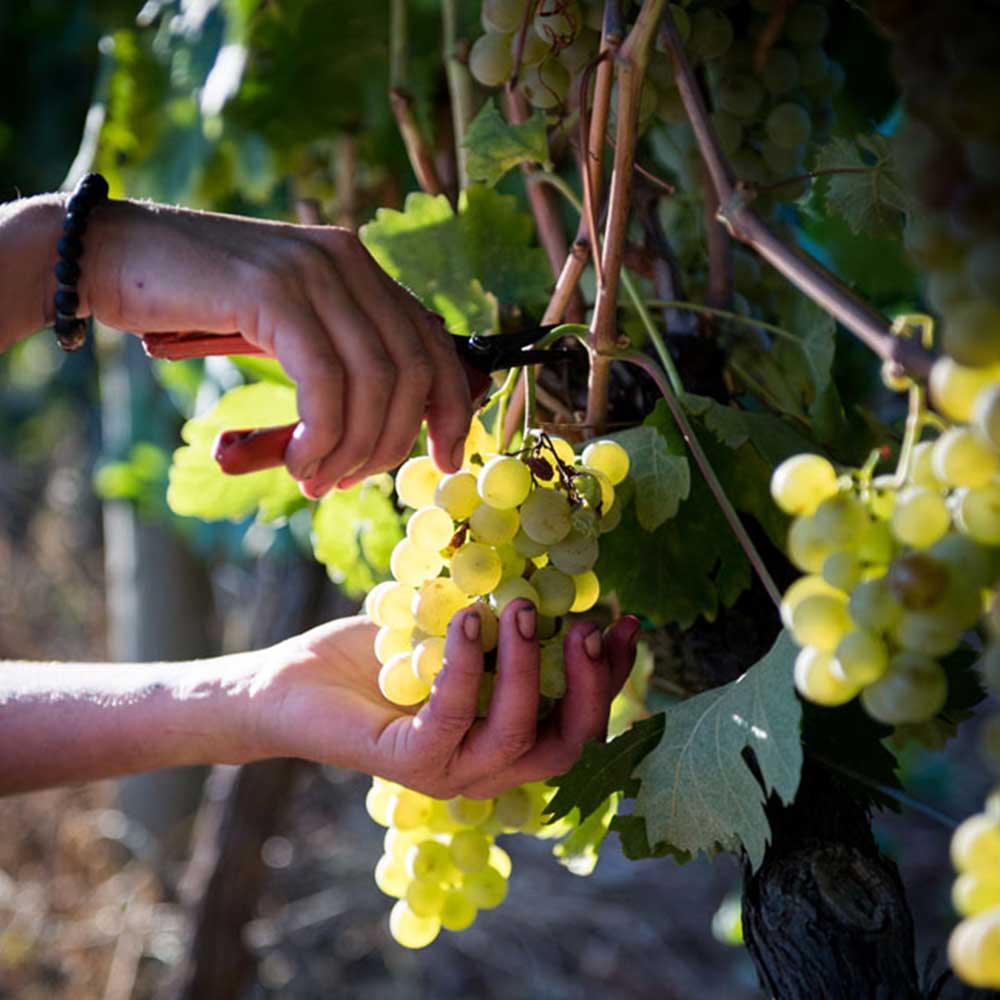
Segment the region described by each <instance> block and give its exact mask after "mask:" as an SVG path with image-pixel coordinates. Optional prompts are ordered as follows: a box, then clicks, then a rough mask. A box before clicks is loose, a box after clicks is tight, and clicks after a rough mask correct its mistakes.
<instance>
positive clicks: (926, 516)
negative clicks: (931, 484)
mask: <svg viewBox="0 0 1000 1000" xmlns="http://www.w3.org/2000/svg"><path fill="white" fill-rule="evenodd" d="M891 524H892V533H893V534H894V535H895V536H896V538H898V539H899V541H901V542H902V543H903V544H904V545H912V546H913V547H914V548H917V549H925V548H927V546H928V545H933V544H934V543H935V542H936V541H937V540H938V539H939V538H941V537H942V536H943V535H944V534H945V532H946V531H947V530H948V526H949V525H950V524H951V517H950V515H949V514H948V508H947V507H946V506H945V504H944V500H943V499H942V498H941V496H940V495H939V494H937V493H935V492H933V491H932V490H928V489H926V488H924V487H922V486H909V487H907V488H906V489H904V490H902V491H901V492H900V494H899V496H898V498H897V499H896V508H895V510H894V511H893V512H892V522H891Z"/></svg>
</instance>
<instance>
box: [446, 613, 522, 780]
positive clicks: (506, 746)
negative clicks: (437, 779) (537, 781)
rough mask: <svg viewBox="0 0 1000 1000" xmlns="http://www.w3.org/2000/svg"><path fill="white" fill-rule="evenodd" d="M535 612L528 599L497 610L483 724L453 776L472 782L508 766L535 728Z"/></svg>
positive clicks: (468, 742)
mask: <svg viewBox="0 0 1000 1000" xmlns="http://www.w3.org/2000/svg"><path fill="white" fill-rule="evenodd" d="M537 621H538V615H537V612H536V611H535V608H534V605H532V604H531V602H530V601H526V600H518V601H511V603H510V604H508V605H507V607H506V608H504V610H503V613H502V614H501V615H500V641H499V646H498V653H497V677H496V685H495V687H494V688H493V696H492V697H491V699H490V710H489V714H488V715H487V717H486V722H485V724H483V725H481V726H476V727H475V728H473V729H472V730H471V732H470V733H469V737H468V739H467V740H466V742H465V746H464V747H463V748H462V751H461V756H460V757H459V760H458V762H457V766H456V771H455V774H456V777H458V778H460V779H464V780H467V781H475V780H478V779H480V778H482V777H484V776H486V775H490V774H492V773H495V772H496V771H498V770H502V769H504V768H506V767H509V766H510V765H511V764H512V763H513V762H514V761H516V760H518V759H519V758H520V757H523V756H524V754H526V753H527V752H528V751H529V750H530V749H531V748H532V747H533V746H534V745H535V738H536V736H537V732H538V642H537V639H536V633H537Z"/></svg>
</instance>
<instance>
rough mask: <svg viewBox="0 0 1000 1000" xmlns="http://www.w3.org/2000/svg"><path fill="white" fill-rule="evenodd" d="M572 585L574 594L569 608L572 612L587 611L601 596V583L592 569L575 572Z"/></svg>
mask: <svg viewBox="0 0 1000 1000" xmlns="http://www.w3.org/2000/svg"><path fill="white" fill-rule="evenodd" d="M573 586H574V588H575V589H576V596H575V597H574V598H573V604H572V605H571V606H570V609H569V610H570V612H571V613H572V614H575V615H578V614H582V613H583V612H584V611H589V610H590V609H591V608H592V607H593V606H594V605H595V604H596V603H597V600H598V598H599V597H600V596H601V583H600V581H599V580H598V579H597V574H596V573H595V572H594V571H593V570H587V572H586V573H577V574H576V576H574V577H573Z"/></svg>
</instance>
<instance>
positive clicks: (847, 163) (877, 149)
mask: <svg viewBox="0 0 1000 1000" xmlns="http://www.w3.org/2000/svg"><path fill="white" fill-rule="evenodd" d="M813 169H814V170H842V171H851V172H850V173H838V174H833V175H831V176H829V177H827V178H826V205H827V208H828V209H829V210H830V212H831V213H833V214H834V215H839V216H840V217H841V218H843V219H844V221H845V222H846V223H847V224H848V225H849V226H850V227H851V230H852V232H854V233H855V235H860V234H862V233H877V232H880V231H881V232H885V231H887V230H888V231H893V230H896V231H898V229H899V227H900V226H901V225H902V222H903V218H902V217H903V213H904V212H905V211H906V196H905V195H904V193H903V189H902V187H901V186H900V183H899V179H898V177H897V174H896V168H895V164H894V163H893V160H892V155H891V147H890V142H889V140H888V139H887V138H886V137H885V136H881V135H878V134H877V133H872V134H870V135H859V136H856V137H855V138H854V139H853V140H852V139H848V138H845V137H844V136H838V137H836V138H834V139H831V140H830V141H829V142H828V143H826V145H824V146H821V147H820V149H819V151H818V152H817V154H816V160H815V162H814V164H813Z"/></svg>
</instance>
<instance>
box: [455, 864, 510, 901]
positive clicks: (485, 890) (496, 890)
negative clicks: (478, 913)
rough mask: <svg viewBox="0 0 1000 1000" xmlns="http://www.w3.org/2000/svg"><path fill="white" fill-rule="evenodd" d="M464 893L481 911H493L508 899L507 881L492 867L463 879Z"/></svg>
mask: <svg viewBox="0 0 1000 1000" xmlns="http://www.w3.org/2000/svg"><path fill="white" fill-rule="evenodd" d="M462 892H464V893H465V895H466V896H467V897H468V898H469V899H470V900H471V901H472V903H473V905H474V906H476V907H477V908H478V909H480V910H492V909H493V908H494V907H497V906H499V905H500V904H501V903H502V902H503V901H504V899H506V897H507V880H506V879H505V878H504V877H503V876H502V875H501V874H500V872H498V871H497V870H496V869H495V868H494V867H492V866H491V865H487V866H486V867H485V868H483V869H482V870H481V871H477V872H470V873H469V874H468V875H466V876H465V878H463V879H462Z"/></svg>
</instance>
